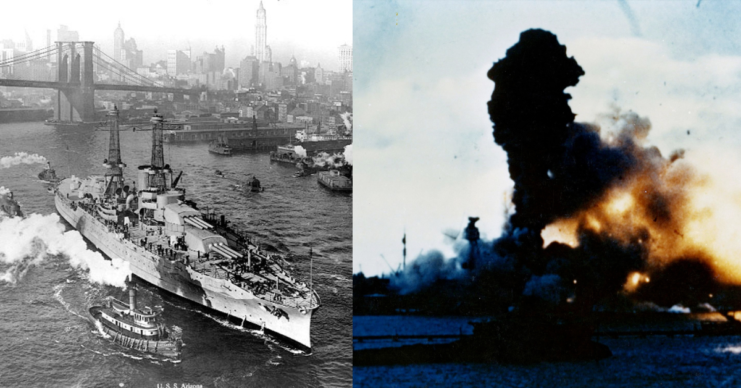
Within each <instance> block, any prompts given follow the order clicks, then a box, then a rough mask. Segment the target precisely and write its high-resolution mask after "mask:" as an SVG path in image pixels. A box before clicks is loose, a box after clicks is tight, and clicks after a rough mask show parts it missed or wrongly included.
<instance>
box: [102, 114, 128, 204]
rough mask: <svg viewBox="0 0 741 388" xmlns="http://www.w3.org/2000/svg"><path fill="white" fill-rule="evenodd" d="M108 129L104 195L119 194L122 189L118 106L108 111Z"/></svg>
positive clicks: (112, 195) (114, 195)
mask: <svg viewBox="0 0 741 388" xmlns="http://www.w3.org/2000/svg"><path fill="white" fill-rule="evenodd" d="M108 130H109V131H110V137H109V139H110V140H109V142H108V159H106V161H105V162H104V163H103V165H104V166H106V167H107V168H108V171H107V172H106V174H105V176H106V180H107V181H108V184H107V186H106V193H105V194H106V196H108V197H116V196H119V195H120V194H121V192H122V190H123V187H124V183H123V168H124V167H126V165H125V164H124V163H123V162H122V161H121V142H120V141H119V136H118V108H116V106H114V107H113V110H112V111H110V112H108Z"/></svg>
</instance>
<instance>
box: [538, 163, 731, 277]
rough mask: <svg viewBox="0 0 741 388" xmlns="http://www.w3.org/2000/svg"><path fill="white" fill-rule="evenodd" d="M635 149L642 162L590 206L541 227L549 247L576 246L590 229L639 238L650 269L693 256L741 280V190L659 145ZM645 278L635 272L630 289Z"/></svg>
mask: <svg viewBox="0 0 741 388" xmlns="http://www.w3.org/2000/svg"><path fill="white" fill-rule="evenodd" d="M635 154H636V155H638V157H639V166H640V167H638V168H637V169H635V170H634V171H632V172H631V173H630V174H629V175H628V176H625V177H623V179H622V180H619V181H618V182H616V183H614V184H613V185H612V186H611V187H610V188H609V189H608V190H607V191H606V192H605V193H604V194H603V195H602V197H601V198H599V200H597V201H596V202H595V203H593V204H591V205H590V206H589V207H587V208H586V209H583V210H581V211H578V212H577V213H575V214H573V215H572V216H571V217H568V218H562V219H559V220H556V221H555V222H553V223H551V224H550V225H548V226H547V227H546V228H545V229H544V230H543V231H542V233H541V236H542V237H543V240H544V246H547V245H548V244H550V243H552V242H554V241H557V242H561V243H564V244H567V245H569V246H571V247H577V246H578V245H579V234H580V232H581V231H591V232H594V233H598V234H601V235H603V236H606V237H610V238H612V239H614V240H616V241H618V242H620V243H622V244H626V245H627V244H641V245H642V246H643V247H644V248H646V251H647V252H648V256H649V257H648V270H649V272H651V271H653V270H657V269H660V268H662V267H664V266H665V265H667V264H669V263H671V262H673V261H675V260H679V259H696V260H702V261H704V262H705V263H707V264H709V265H710V266H711V267H712V268H713V269H714V270H715V273H716V274H717V277H718V280H719V281H722V282H726V283H733V284H741V257H739V253H741V236H740V235H739V231H738V229H739V228H738V224H739V221H741V199H739V198H741V195H739V193H738V192H733V191H732V190H728V189H725V188H724V187H723V185H724V182H723V181H722V180H721V179H717V177H713V176H712V175H710V174H700V173H698V172H697V170H696V169H695V168H694V167H693V166H691V165H690V164H689V163H688V162H687V161H686V160H681V159H680V160H676V161H670V160H667V159H664V158H662V157H661V155H660V154H659V153H658V150H656V149H638V148H636V151H635ZM636 276H637V277H636ZM644 277H645V282H648V281H649V278H648V275H646V274H638V273H633V274H631V275H630V276H629V277H628V279H627V282H626V285H625V289H626V291H633V290H635V289H637V288H638V287H639V286H640V285H641V283H643V282H644V280H643V279H644ZM636 279H637V280H636Z"/></svg>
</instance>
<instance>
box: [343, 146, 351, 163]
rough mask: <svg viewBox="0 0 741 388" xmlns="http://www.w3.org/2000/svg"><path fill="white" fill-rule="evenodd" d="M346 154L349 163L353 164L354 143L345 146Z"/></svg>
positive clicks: (344, 153)
mask: <svg viewBox="0 0 741 388" xmlns="http://www.w3.org/2000/svg"><path fill="white" fill-rule="evenodd" d="M342 155H344V156H345V161H346V162H347V164H349V165H351V166H352V144H349V145H346V146H345V151H344V152H343V153H342Z"/></svg>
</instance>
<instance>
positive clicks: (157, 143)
mask: <svg viewBox="0 0 741 388" xmlns="http://www.w3.org/2000/svg"><path fill="white" fill-rule="evenodd" d="M150 122H151V123H152V165H151V167H152V169H153V170H154V174H153V175H150V176H149V187H153V188H156V189H157V192H158V193H164V192H165V190H167V179H166V177H165V154H164V151H163V149H162V143H163V134H162V132H163V127H164V125H165V124H164V120H163V119H162V115H158V114H157V110H156V109H155V111H154V116H152V119H151V120H150Z"/></svg>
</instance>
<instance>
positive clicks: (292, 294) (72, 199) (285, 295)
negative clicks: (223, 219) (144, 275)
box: [57, 185, 320, 310]
mask: <svg viewBox="0 0 741 388" xmlns="http://www.w3.org/2000/svg"><path fill="white" fill-rule="evenodd" d="M57 195H59V196H60V199H62V200H64V201H66V202H68V203H69V204H71V203H75V204H76V205H77V206H79V207H80V208H81V209H83V210H84V211H85V212H86V213H87V214H88V215H89V216H92V217H93V218H94V219H95V220H97V221H98V222H100V223H101V224H103V226H106V227H108V231H109V232H111V233H118V234H120V235H121V237H122V239H121V241H125V242H126V243H127V244H129V245H130V248H131V249H134V250H137V251H140V252H142V253H143V252H148V253H149V254H152V255H156V256H158V257H160V258H161V259H163V260H168V261H169V264H170V265H172V266H177V265H182V266H183V268H185V267H187V268H189V269H190V270H192V271H194V272H197V273H200V274H203V275H205V276H208V277H210V278H214V279H219V280H224V281H228V282H230V283H231V284H233V285H234V286H236V287H238V288H241V289H243V290H245V291H248V292H251V293H252V294H253V295H255V296H256V297H258V298H260V299H263V300H268V301H270V302H271V303H274V304H278V305H284V306H286V307H291V308H295V309H301V308H303V309H307V310H309V309H314V308H317V307H318V306H319V304H320V301H319V299H318V296H317V295H316V293H315V292H314V291H313V290H312V289H310V288H309V287H308V286H307V285H306V284H304V283H299V282H297V281H295V280H294V279H293V278H292V277H291V276H290V275H289V274H288V273H287V272H286V271H285V270H284V269H283V267H282V266H281V265H280V264H279V263H277V262H276V260H275V259H273V258H272V257H270V255H268V254H265V253H263V252H261V251H260V250H259V249H258V247H256V246H255V245H252V244H250V243H247V244H246V246H245V245H241V246H236V247H233V248H234V249H235V250H236V251H241V252H240V253H242V254H243V256H245V257H244V258H241V259H230V258H227V257H224V256H222V255H221V254H219V253H218V252H211V253H209V254H208V255H205V256H204V255H203V254H201V253H200V252H197V251H194V250H181V249H177V247H175V246H171V245H170V240H169V236H167V235H165V234H162V235H160V234H159V233H153V232H152V231H151V230H147V229H145V227H144V226H143V225H142V223H141V222H132V223H131V224H130V225H129V226H128V227H127V228H124V227H123V226H120V225H115V224H114V223H113V222H111V221H109V220H106V219H104V218H102V217H101V216H100V215H99V214H98V212H97V211H96V205H94V204H93V203H92V202H91V201H90V199H87V198H80V197H79V196H78V195H76V194H73V193H70V191H69V190H68V189H67V190H65V188H64V187H63V185H60V186H59V187H58V191H57ZM206 221H211V220H206ZM211 222H213V221H211ZM230 245H231V244H230ZM247 251H250V253H251V256H252V261H253V262H254V263H259V262H261V261H262V260H263V259H264V261H265V263H266V265H265V266H262V265H258V264H254V265H252V268H249V267H248V265H247V259H246V256H247ZM276 285H277V288H276Z"/></svg>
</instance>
